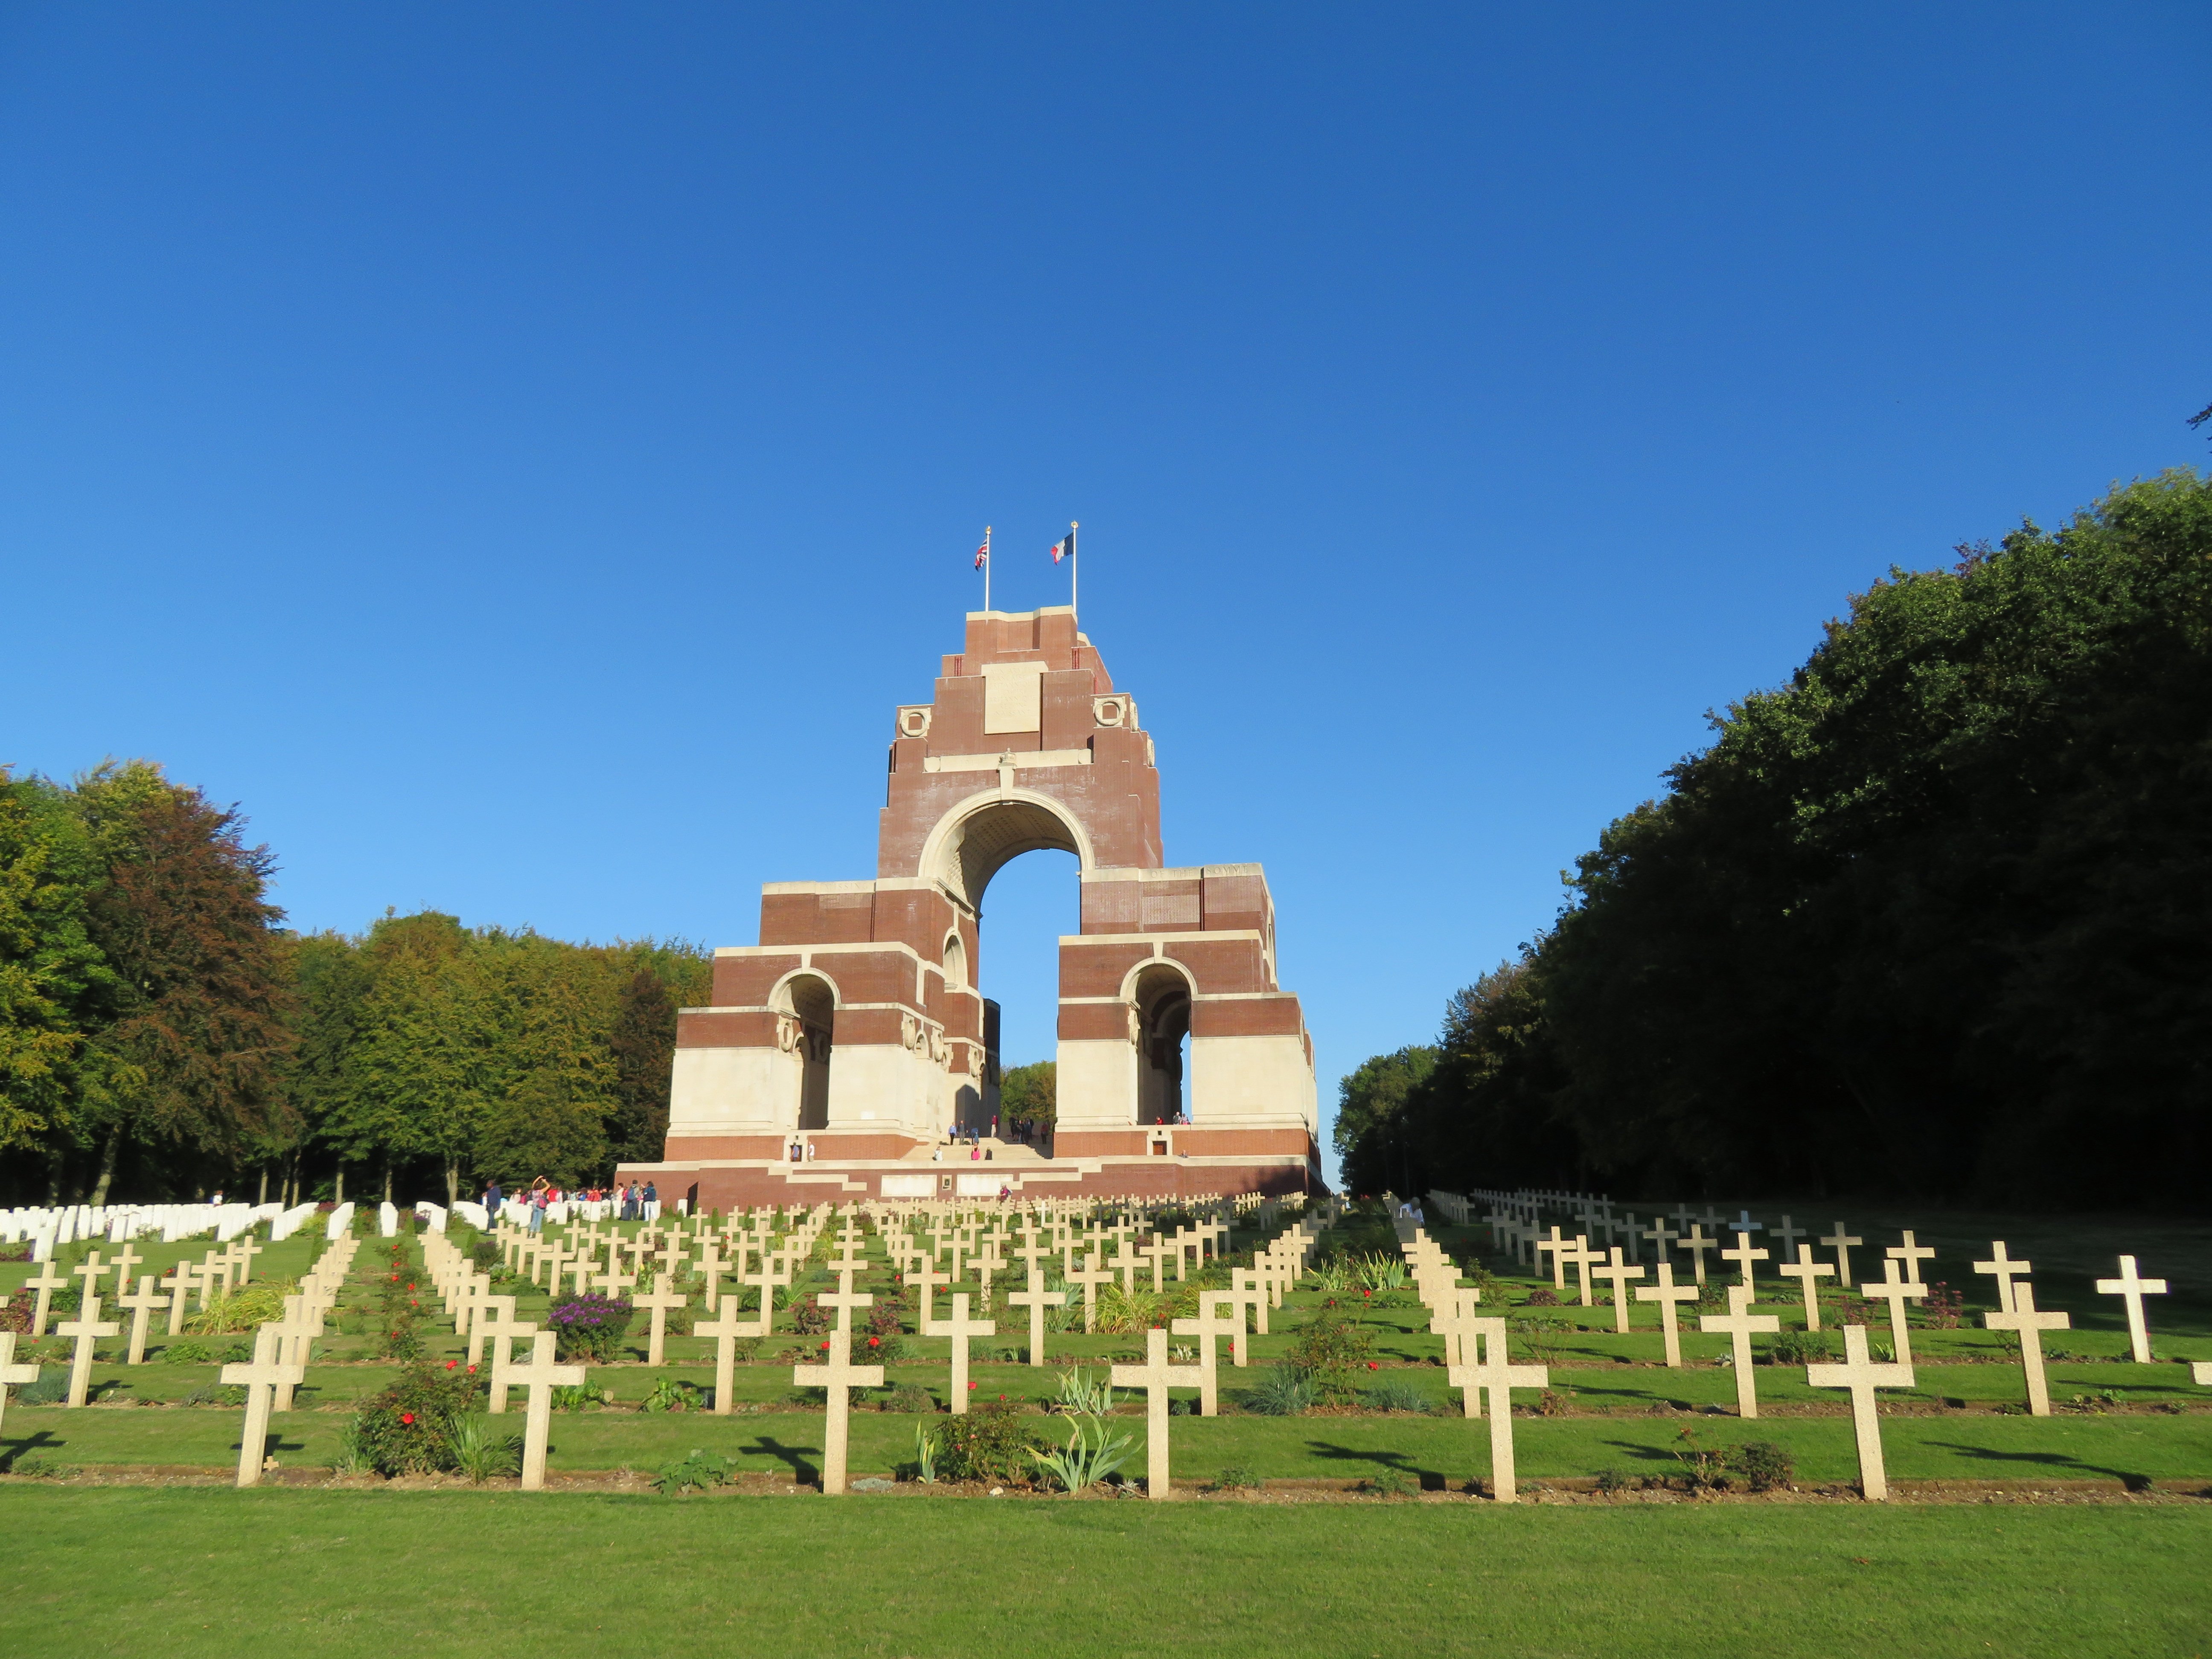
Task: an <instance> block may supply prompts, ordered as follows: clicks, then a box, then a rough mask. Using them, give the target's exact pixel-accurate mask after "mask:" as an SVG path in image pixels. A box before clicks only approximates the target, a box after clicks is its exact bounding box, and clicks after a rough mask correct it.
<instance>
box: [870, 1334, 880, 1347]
mask: <svg viewBox="0 0 2212 1659" xmlns="http://www.w3.org/2000/svg"><path fill="white" fill-rule="evenodd" d="M868 1346H870V1347H872V1348H880V1347H882V1346H884V1340H883V1338H881V1337H880V1336H872V1337H870V1338H869V1339H868Z"/></svg>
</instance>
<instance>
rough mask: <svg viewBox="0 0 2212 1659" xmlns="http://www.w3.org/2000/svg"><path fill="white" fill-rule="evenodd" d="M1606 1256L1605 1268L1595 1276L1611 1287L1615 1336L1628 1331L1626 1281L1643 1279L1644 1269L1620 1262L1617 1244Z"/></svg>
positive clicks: (1599, 1270)
mask: <svg viewBox="0 0 2212 1659" xmlns="http://www.w3.org/2000/svg"><path fill="white" fill-rule="evenodd" d="M1596 1276H1597V1277H1598V1278H1600V1279H1604V1280H1605V1281H1606V1282H1607V1284H1608V1285H1612V1286H1613V1331H1614V1333H1615V1334H1626V1331H1627V1329H1628V1281H1629V1280H1630V1279H1641V1278H1643V1277H1644V1269H1643V1268H1641V1267H1630V1266H1628V1265H1627V1264H1626V1263H1625V1262H1624V1261H1621V1259H1620V1245H1618V1244H1615V1245H1613V1247H1612V1248H1611V1249H1609V1250H1607V1261H1606V1264H1605V1266H1603V1267H1600V1268H1599V1269H1598V1270H1597V1274H1596Z"/></svg>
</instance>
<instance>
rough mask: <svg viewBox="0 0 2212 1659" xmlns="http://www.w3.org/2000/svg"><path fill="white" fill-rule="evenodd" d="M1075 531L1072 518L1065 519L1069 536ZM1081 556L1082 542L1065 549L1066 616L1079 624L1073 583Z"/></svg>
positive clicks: (1077, 573)
mask: <svg viewBox="0 0 2212 1659" xmlns="http://www.w3.org/2000/svg"><path fill="white" fill-rule="evenodd" d="M1075 532H1076V523H1075V520H1073V519H1070V520H1068V521H1067V533H1068V534H1069V535H1070V536H1073V535H1074V534H1075ZM1082 556H1083V544H1081V543H1080V542H1077V543H1075V544H1073V545H1071V546H1070V547H1069V548H1068V550H1067V617H1068V620H1069V621H1070V622H1073V623H1077V624H1078V625H1079V626H1080V623H1081V619H1080V617H1079V616H1078V614H1077V612H1076V609H1075V583H1076V579H1077V576H1078V575H1079V571H1078V570H1077V568H1076V562H1077V561H1078V560H1079V559H1081V558H1082Z"/></svg>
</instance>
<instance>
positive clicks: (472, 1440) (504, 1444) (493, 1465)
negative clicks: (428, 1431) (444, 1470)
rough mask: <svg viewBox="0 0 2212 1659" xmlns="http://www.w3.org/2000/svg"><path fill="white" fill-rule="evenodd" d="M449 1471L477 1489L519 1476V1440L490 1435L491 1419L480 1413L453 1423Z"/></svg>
mask: <svg viewBox="0 0 2212 1659" xmlns="http://www.w3.org/2000/svg"><path fill="white" fill-rule="evenodd" d="M453 1467H454V1468H457V1469H459V1471H460V1472H461V1473H462V1474H465V1475H466V1476H468V1478H469V1479H470V1480H473V1481H475V1482H476V1483H477V1485H478V1486H482V1485H483V1483H484V1482H485V1481H487V1480H504V1479H505V1478H506V1477H507V1476H508V1475H511V1474H520V1472H521V1469H522V1437H521V1436H520V1435H519V1434H504V1435H502V1434H495V1433H493V1432H492V1426H491V1419H490V1418H489V1417H487V1416H485V1415H484V1414H483V1413H481V1412H471V1413H467V1414H466V1415H465V1416H462V1417H458V1418H456V1419H453Z"/></svg>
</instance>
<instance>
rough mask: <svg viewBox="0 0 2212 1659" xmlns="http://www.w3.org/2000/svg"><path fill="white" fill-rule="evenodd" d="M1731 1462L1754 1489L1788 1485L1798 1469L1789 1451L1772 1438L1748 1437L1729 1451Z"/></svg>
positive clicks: (1771, 1488)
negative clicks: (1753, 1438) (1751, 1438)
mask: <svg viewBox="0 0 2212 1659" xmlns="http://www.w3.org/2000/svg"><path fill="white" fill-rule="evenodd" d="M1728 1466H1729V1469H1730V1471H1732V1472H1733V1473H1735V1474H1740V1475H1741V1476H1742V1477H1743V1479H1744V1484H1745V1485H1746V1486H1749V1487H1750V1488H1751V1489H1752V1490H1753V1492H1771V1491H1772V1490H1773V1489H1774V1488H1775V1487H1777V1486H1788V1485H1789V1484H1790V1480H1791V1479H1792V1478H1793V1477H1794V1476H1795V1475H1796V1473H1797V1465H1796V1462H1794V1461H1793V1460H1792V1459H1791V1457H1790V1454H1789V1453H1788V1452H1787V1451H1785V1450H1784V1449H1782V1448H1781V1447H1780V1446H1778V1445H1777V1444H1775V1443H1774V1442H1773V1441H1771V1440H1747V1441H1746V1442H1744V1443H1743V1444H1742V1445H1741V1446H1738V1447H1736V1448H1735V1449H1734V1450H1732V1451H1731V1452H1729V1460H1728Z"/></svg>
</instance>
